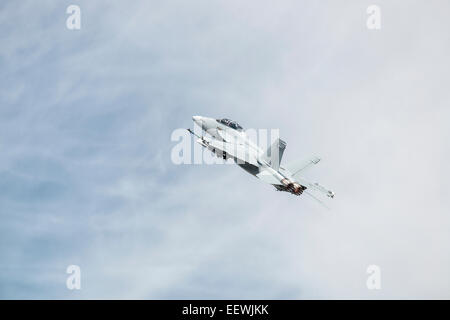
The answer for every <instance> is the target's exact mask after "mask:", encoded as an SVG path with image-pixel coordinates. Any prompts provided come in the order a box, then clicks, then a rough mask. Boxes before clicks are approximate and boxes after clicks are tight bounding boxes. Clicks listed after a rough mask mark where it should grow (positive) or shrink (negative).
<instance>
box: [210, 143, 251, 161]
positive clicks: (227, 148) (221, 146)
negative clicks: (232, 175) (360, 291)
mask: <svg viewBox="0 0 450 320" xmlns="http://www.w3.org/2000/svg"><path fill="white" fill-rule="evenodd" d="M208 148H209V149H211V150H212V149H215V150H220V151H222V152H225V153H226V154H227V155H228V156H231V157H233V158H236V159H237V160H240V161H242V163H244V162H247V163H250V164H252V165H254V166H259V164H258V162H257V160H256V156H255V155H254V154H253V153H252V152H249V149H248V148H246V147H245V146H244V145H242V144H237V143H229V142H225V141H218V140H211V141H208Z"/></svg>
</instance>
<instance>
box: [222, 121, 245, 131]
mask: <svg viewBox="0 0 450 320" xmlns="http://www.w3.org/2000/svg"><path fill="white" fill-rule="evenodd" d="M217 122H219V123H221V124H223V125H226V126H227V127H230V128H232V129H235V130H238V131H242V130H244V128H242V127H241V126H240V125H239V123H237V122H236V121H233V120H230V119H217Z"/></svg>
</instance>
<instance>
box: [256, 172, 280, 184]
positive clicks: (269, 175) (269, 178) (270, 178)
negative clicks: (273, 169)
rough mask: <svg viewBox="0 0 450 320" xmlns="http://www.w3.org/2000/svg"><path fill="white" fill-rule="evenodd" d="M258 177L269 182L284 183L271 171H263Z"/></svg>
mask: <svg viewBox="0 0 450 320" xmlns="http://www.w3.org/2000/svg"><path fill="white" fill-rule="evenodd" d="M256 177H258V178H259V179H260V180H262V181H264V182H266V183H269V184H277V185H282V183H281V181H280V180H279V179H278V178H277V177H276V176H274V175H273V174H272V173H270V172H269V171H261V172H260V173H258V174H257V175H256Z"/></svg>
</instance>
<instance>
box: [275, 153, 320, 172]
mask: <svg viewBox="0 0 450 320" xmlns="http://www.w3.org/2000/svg"><path fill="white" fill-rule="evenodd" d="M319 161H320V158H318V157H311V158H309V159H306V160H297V161H293V162H291V163H288V164H287V165H283V168H284V169H285V170H287V171H289V172H290V173H291V174H292V176H295V175H296V174H298V173H300V172H301V171H303V170H305V169H307V168H309V167H311V166H312V165H314V164H317V163H319Z"/></svg>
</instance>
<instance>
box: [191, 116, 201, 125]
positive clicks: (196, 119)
mask: <svg viewBox="0 0 450 320" xmlns="http://www.w3.org/2000/svg"><path fill="white" fill-rule="evenodd" d="M192 120H194V122H195V123H196V124H198V125H199V126H200V127H201V126H202V117H200V116H193V117H192Z"/></svg>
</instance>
